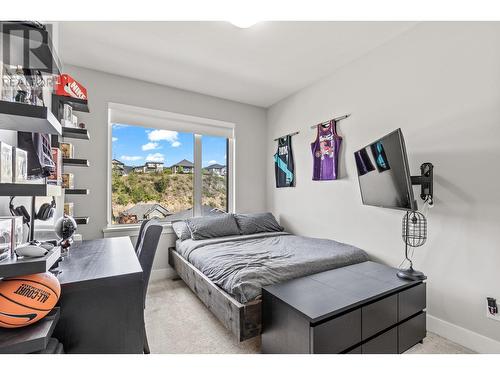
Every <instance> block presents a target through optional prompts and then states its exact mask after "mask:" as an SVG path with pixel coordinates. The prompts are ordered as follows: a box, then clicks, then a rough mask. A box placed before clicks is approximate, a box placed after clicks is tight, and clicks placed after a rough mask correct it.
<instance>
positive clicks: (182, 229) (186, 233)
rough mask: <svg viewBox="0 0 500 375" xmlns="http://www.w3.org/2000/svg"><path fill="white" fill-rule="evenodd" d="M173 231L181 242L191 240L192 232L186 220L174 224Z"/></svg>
mask: <svg viewBox="0 0 500 375" xmlns="http://www.w3.org/2000/svg"><path fill="white" fill-rule="evenodd" d="M172 229H173V230H174V232H175V235H176V236H177V238H178V239H180V240H181V241H184V240H187V239H188V238H191V231H190V230H189V227H188V225H187V224H186V222H185V221H184V220H179V221H174V222H172Z"/></svg>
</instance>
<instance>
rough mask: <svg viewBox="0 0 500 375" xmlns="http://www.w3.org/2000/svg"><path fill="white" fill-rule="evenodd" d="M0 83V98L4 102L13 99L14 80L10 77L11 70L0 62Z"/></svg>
mask: <svg viewBox="0 0 500 375" xmlns="http://www.w3.org/2000/svg"><path fill="white" fill-rule="evenodd" d="M0 64H1V65H0V67H1V71H0V78H1V79H2V80H1V81H0V85H2V92H1V94H0V98H1V100H4V101H6V102H13V101H14V80H13V77H12V72H11V71H10V70H9V69H8V66H7V65H5V64H2V63H1V62H0Z"/></svg>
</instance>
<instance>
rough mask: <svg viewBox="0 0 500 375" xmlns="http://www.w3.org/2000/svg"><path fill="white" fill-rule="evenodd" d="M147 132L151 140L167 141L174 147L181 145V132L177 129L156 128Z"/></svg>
mask: <svg viewBox="0 0 500 375" xmlns="http://www.w3.org/2000/svg"><path fill="white" fill-rule="evenodd" d="M147 134H148V139H149V140H150V141H151V142H158V141H167V142H168V143H170V145H171V146H172V147H179V146H180V145H181V143H180V142H179V133H178V132H176V131H172V130H163V129H155V130H153V131H150V132H149V133H147Z"/></svg>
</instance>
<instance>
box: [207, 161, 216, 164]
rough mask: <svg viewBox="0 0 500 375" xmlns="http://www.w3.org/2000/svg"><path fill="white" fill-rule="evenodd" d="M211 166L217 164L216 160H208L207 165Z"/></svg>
mask: <svg viewBox="0 0 500 375" xmlns="http://www.w3.org/2000/svg"><path fill="white" fill-rule="evenodd" d="M212 164H217V160H210V161H209V162H208V165H212Z"/></svg>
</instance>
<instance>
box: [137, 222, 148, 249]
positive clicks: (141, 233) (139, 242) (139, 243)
mask: <svg viewBox="0 0 500 375" xmlns="http://www.w3.org/2000/svg"><path fill="white" fill-rule="evenodd" d="M150 220H151V219H147V220H143V221H142V222H141V227H140V228H139V235H138V236H137V241H136V243H135V252H136V253H137V249H138V248H139V246H140V245H141V241H142V235H143V233H144V227H145V226H146V224H147V223H149V221H150Z"/></svg>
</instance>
